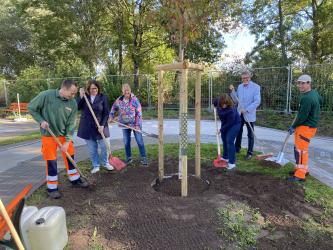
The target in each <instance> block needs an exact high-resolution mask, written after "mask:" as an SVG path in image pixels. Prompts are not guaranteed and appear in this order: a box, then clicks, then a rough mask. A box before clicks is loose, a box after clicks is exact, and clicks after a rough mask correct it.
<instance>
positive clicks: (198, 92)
mask: <svg viewBox="0 0 333 250" xmlns="http://www.w3.org/2000/svg"><path fill="white" fill-rule="evenodd" d="M200 120H201V72H200V71H197V73H196V80H195V176H196V177H198V178H200V176H201V162H200V158H201V157H200Z"/></svg>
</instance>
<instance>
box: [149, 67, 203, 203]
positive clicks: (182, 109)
mask: <svg viewBox="0 0 333 250" xmlns="http://www.w3.org/2000/svg"><path fill="white" fill-rule="evenodd" d="M156 70H157V71H158V97H159V98H158V129H159V130H158V131H159V141H158V145H159V146H158V148H159V152H158V177H159V180H160V181H161V180H163V178H164V145H163V143H164V138H163V102H164V100H163V99H164V96H163V76H164V73H165V71H171V70H180V71H181V82H180V92H179V104H180V105H179V122H180V126H179V133H180V142H179V144H180V147H179V150H180V152H179V158H180V162H181V173H182V176H181V196H182V197H186V196H187V193H188V171H187V146H188V141H187V140H188V135H187V132H188V130H187V119H188V112H187V111H188V72H189V71H190V70H193V71H196V82H195V175H196V177H198V178H200V176H201V162H200V160H201V157H200V120H201V71H203V70H204V66H203V65H200V64H194V63H191V62H189V61H188V60H184V61H183V62H179V63H173V64H163V65H158V66H156Z"/></svg>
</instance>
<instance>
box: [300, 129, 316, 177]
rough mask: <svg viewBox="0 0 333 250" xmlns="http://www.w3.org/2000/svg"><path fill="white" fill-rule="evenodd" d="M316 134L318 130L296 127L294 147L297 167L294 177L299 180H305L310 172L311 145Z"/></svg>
mask: <svg viewBox="0 0 333 250" xmlns="http://www.w3.org/2000/svg"><path fill="white" fill-rule="evenodd" d="M316 132H317V128H311V127H309V126H299V127H296V130H295V147H294V153H295V160H296V166H295V173H294V176H295V177H297V178H300V179H305V175H306V173H307V172H308V168H309V166H308V160H309V144H310V140H311V138H312V137H314V136H315V134H316Z"/></svg>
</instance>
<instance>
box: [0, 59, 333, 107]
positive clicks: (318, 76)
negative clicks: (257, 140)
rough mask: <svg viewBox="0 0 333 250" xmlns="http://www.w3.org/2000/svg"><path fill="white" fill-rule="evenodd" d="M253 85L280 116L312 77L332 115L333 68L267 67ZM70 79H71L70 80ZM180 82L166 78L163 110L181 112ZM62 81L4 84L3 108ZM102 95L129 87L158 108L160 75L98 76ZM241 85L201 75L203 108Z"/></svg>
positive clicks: (215, 74)
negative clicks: (302, 79)
mask: <svg viewBox="0 0 333 250" xmlns="http://www.w3.org/2000/svg"><path fill="white" fill-rule="evenodd" d="M251 72H252V74H253V76H252V81H254V82H256V83H258V84H259V85H260V86H261V98H262V101H261V105H260V107H259V110H270V111H278V112H288V113H289V112H292V111H295V110H297V107H298V103H299V97H300V93H299V91H298V89H297V86H296V80H297V78H298V77H299V76H300V75H301V74H309V75H310V76H311V77H312V82H313V83H312V85H313V88H314V89H317V90H318V92H319V94H320V95H321V96H322V98H323V103H322V111H332V108H333V64H321V65H307V66H304V67H295V66H286V67H268V68H254V69H252V70H251ZM70 78H72V79H74V80H76V81H77V82H78V83H79V84H80V86H82V87H83V86H84V85H85V82H86V80H87V79H86V78H80V77H70ZM67 79H68V77H67ZM179 79H180V75H179V73H177V72H166V74H165V76H164V86H163V88H164V108H165V109H178V108H179V86H180V84H179ZM62 80H63V78H48V79H17V80H11V81H8V80H3V81H2V84H1V85H0V106H8V105H9V104H10V103H11V102H16V101H17V93H19V96H20V101H21V102H29V101H30V100H31V99H32V98H33V97H34V96H36V95H37V94H38V93H39V92H41V91H43V90H47V89H49V88H58V87H59V86H60V84H61V81H62ZM97 80H99V81H100V82H101V85H102V88H103V89H102V91H103V92H104V93H106V94H107V95H108V97H109V99H110V102H111V103H112V102H113V101H114V100H115V99H116V98H117V97H118V96H119V95H121V85H122V84H123V83H129V84H130V85H131V86H132V92H133V93H134V94H136V95H137V96H138V98H139V99H140V101H141V104H142V106H143V107H144V108H148V109H155V108H156V107H157V102H158V98H159V97H158V95H157V80H158V79H157V74H151V75H139V76H138V83H139V84H138V85H137V86H134V84H133V83H134V76H133V75H107V76H99V77H98V79H97ZM188 81H189V82H188V105H189V108H190V109H194V105H195V91H194V90H195V74H192V73H191V72H189V76H188ZM230 84H233V85H234V86H235V87H237V86H238V85H239V84H240V71H239V70H238V71H237V70H228V69H225V70H221V71H208V72H204V73H203V74H202V87H201V92H202V95H201V99H202V100H201V107H202V109H206V110H208V111H211V103H212V101H213V99H214V98H216V97H218V96H219V95H220V94H221V93H224V92H226V93H227V92H229V90H228V87H229V85H230Z"/></svg>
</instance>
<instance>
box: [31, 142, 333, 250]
mask: <svg viewBox="0 0 333 250" xmlns="http://www.w3.org/2000/svg"><path fill="white" fill-rule="evenodd" d="M146 148H147V152H148V157H149V161H150V164H149V167H148V168H144V167H141V166H140V165H139V164H138V160H135V161H134V164H133V165H132V166H129V167H127V168H126V169H125V170H124V171H122V172H118V173H109V172H107V171H106V170H102V171H101V172H100V173H98V174H95V175H91V174H90V172H89V170H90V162H89V161H84V162H80V163H79V167H80V169H81V171H83V172H84V174H85V175H86V176H87V177H88V179H89V181H90V182H91V183H92V184H93V185H94V186H95V189H94V190H90V191H84V190H78V189H73V188H71V187H70V185H69V184H68V181H67V180H66V177H65V175H64V173H61V174H60V175H59V176H60V182H61V186H60V191H62V193H63V195H64V196H63V197H62V198H61V199H60V200H50V199H48V198H47V196H46V192H45V187H41V188H40V189H38V190H37V191H36V192H35V193H34V194H33V195H32V196H30V197H29V199H28V204H29V205H35V206H38V207H44V206H51V205H58V206H62V207H64V209H65V211H66V214H67V218H66V219H67V226H68V230H69V244H68V246H67V249H80V248H79V246H85V247H86V248H82V249H133V248H135V249H147V248H151V249H157V248H158V247H161V248H169V249H177V246H178V247H180V248H182V247H185V246H186V247H188V249H194V248H198V249H253V248H256V249H273V248H274V249H282V248H283V249H314V248H316V249H332V248H330V247H331V246H333V224H332V222H333V189H331V188H329V187H327V186H326V185H324V184H321V183H320V182H318V181H317V180H315V179H314V178H312V177H311V176H309V177H307V181H306V182H305V183H304V184H293V183H292V184H291V183H287V182H286V181H284V178H285V177H286V176H288V172H289V171H290V170H292V164H287V165H286V166H284V167H282V168H272V167H267V166H263V165H262V164H260V163H259V162H258V161H256V160H255V159H252V160H250V161H245V160H243V158H244V156H245V152H241V154H240V155H238V160H237V171H227V172H225V171H217V170H216V169H213V168H212V160H213V159H214V158H216V153H215V145H213V144H202V146H201V155H202V176H203V178H208V179H209V180H210V183H211V184H210V187H209V189H208V190H205V191H203V192H200V193H193V194H192V193H191V192H189V196H188V197H187V198H182V197H178V196H170V195H167V194H165V193H161V192H156V191H154V190H153V189H152V188H151V187H150V183H151V181H152V180H153V179H154V178H155V177H157V173H158V172H157V154H158V147H157V145H148V146H147V147H146ZM194 152H195V149H194V145H193V144H191V145H190V146H189V148H188V161H189V173H191V171H192V172H193V169H194V167H193V166H194V160H193V159H194ZM114 155H115V156H118V157H120V158H122V159H124V152H123V150H119V151H115V152H114ZM165 155H166V161H165V165H166V173H170V171H171V172H173V171H174V170H175V169H177V168H178V166H177V162H178V160H177V157H178V144H167V145H165ZM133 157H134V159H137V158H138V150H137V148H135V149H134V150H133ZM212 169H213V171H211V170H212ZM214 171H217V173H215V172H214ZM189 181H190V182H189V187H190V186H191V185H193V184H194V182H193V183H192V182H191V179H189ZM166 183H167V182H166ZM296 210H297V211H296ZM179 237H180V238H179ZM170 239H173V240H170ZM78 242H79V243H78ZM78 244H79V245H78ZM177 244H180V245H177ZM182 244H185V245H182ZM192 244H194V245H192Z"/></svg>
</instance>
